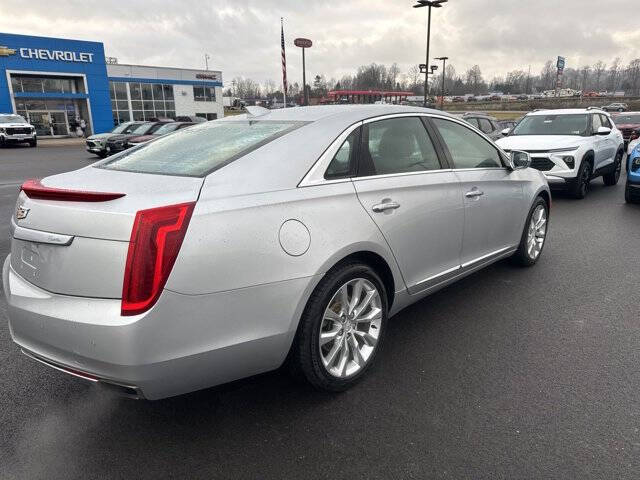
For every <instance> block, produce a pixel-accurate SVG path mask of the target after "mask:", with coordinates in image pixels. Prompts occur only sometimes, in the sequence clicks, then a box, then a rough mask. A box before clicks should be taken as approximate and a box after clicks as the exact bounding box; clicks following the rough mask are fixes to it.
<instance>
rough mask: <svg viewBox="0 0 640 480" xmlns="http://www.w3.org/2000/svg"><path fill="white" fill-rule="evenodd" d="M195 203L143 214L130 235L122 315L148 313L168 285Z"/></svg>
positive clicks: (142, 212)
mask: <svg viewBox="0 0 640 480" xmlns="http://www.w3.org/2000/svg"><path fill="white" fill-rule="evenodd" d="M194 206H195V202H190V203H181V204H179V205H169V206H166V207H158V208H151V209H149V210H140V211H139V212H138V213H137V214H136V219H135V221H134V223H133V230H132V231H131V242H130V243H129V252H128V253H127V264H126V267H125V271H124V285H123V287H122V311H121V313H122V315H123V316H130V315H138V314H140V313H143V312H146V311H147V310H149V309H150V308H151V307H152V306H153V305H154V304H155V303H156V301H157V300H158V297H160V293H161V292H162V289H163V288H164V285H165V284H166V283H167V279H168V278H169V274H170V273H171V269H172V268H173V264H174V263H175V261H176V257H177V256H178V252H179V251H180V246H181V245H182V241H183V240H184V236H185V233H186V232H187V227H188V226H189V220H191V214H192V213H193V208H194Z"/></svg>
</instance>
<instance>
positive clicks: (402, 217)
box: [353, 116, 464, 293]
mask: <svg viewBox="0 0 640 480" xmlns="http://www.w3.org/2000/svg"><path fill="white" fill-rule="evenodd" d="M353 183H354V185H355V189H356V192H357V195H358V199H359V200H360V202H361V204H362V206H363V207H364V209H365V210H366V211H367V213H368V214H369V215H370V216H371V218H372V219H373V221H374V222H375V223H376V225H377V226H378V228H379V229H380V231H381V232H382V234H383V235H384V237H385V239H386V241H387V243H388V244H389V247H390V248H391V251H392V252H393V254H394V256H395V258H396V260H397V261H398V266H399V267H400V270H401V272H402V275H403V277H404V280H405V283H406V285H407V287H408V289H409V292H410V293H417V292H419V291H422V290H425V289H427V288H430V287H433V286H436V285H438V284H439V283H442V282H444V281H446V280H447V279H448V278H450V277H451V276H454V275H455V274H456V273H457V272H458V270H459V268H460V249H461V247H462V234H463V229H464V204H463V202H462V197H461V194H460V182H459V181H458V179H457V178H456V176H455V175H454V173H453V172H452V171H451V170H450V169H449V168H448V165H447V164H446V159H444V158H443V155H442V153H441V152H438V150H437V148H436V144H434V142H433V141H432V138H431V137H430V136H429V134H428V132H427V130H426V127H425V124H424V122H423V120H421V118H420V117H419V116H396V117H391V118H384V119H373V120H370V121H367V122H365V124H364V125H363V128H362V139H361V144H360V153H359V156H358V169H357V175H356V177H355V178H353Z"/></svg>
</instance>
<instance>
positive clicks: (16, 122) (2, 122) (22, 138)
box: [0, 113, 38, 147]
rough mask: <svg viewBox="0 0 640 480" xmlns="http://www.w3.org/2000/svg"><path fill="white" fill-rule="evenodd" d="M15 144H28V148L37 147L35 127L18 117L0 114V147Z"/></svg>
mask: <svg viewBox="0 0 640 480" xmlns="http://www.w3.org/2000/svg"><path fill="white" fill-rule="evenodd" d="M16 143H28V144H29V146H30V147H35V146H37V145H38V136H37V134H36V127H34V126H33V125H31V124H30V123H29V122H27V121H26V120H25V119H24V118H23V117H22V116H20V115H15V114H13V113H0V147H4V146H5V145H9V144H16Z"/></svg>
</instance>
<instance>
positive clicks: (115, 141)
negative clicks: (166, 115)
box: [106, 120, 173, 155]
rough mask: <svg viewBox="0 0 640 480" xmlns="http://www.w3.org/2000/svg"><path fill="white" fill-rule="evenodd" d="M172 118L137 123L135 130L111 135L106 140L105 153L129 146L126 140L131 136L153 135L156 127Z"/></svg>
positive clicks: (115, 151)
mask: <svg viewBox="0 0 640 480" xmlns="http://www.w3.org/2000/svg"><path fill="white" fill-rule="evenodd" d="M172 122H173V120H170V121H169V120H167V121H164V120H163V121H159V122H144V123H142V124H141V125H139V126H138V127H137V128H136V129H135V130H133V131H131V132H129V133H127V134H121V135H113V136H111V137H109V139H108V140H107V148H106V150H107V155H113V154H114V153H119V152H122V151H123V150H126V149H127V148H129V147H131V145H130V144H129V143H128V140H129V139H130V138H133V137H140V136H142V135H153V132H155V131H156V130H157V129H159V128H160V127H161V126H162V125H166V124H167V123H172Z"/></svg>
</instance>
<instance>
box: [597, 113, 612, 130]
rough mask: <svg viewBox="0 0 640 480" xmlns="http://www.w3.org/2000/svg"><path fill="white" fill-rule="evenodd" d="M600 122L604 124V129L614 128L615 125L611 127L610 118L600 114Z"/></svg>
mask: <svg viewBox="0 0 640 480" xmlns="http://www.w3.org/2000/svg"><path fill="white" fill-rule="evenodd" d="M600 121H601V122H602V126H603V127H607V128H613V125H611V122H610V121H609V117H607V116H606V115H603V114H600Z"/></svg>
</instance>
